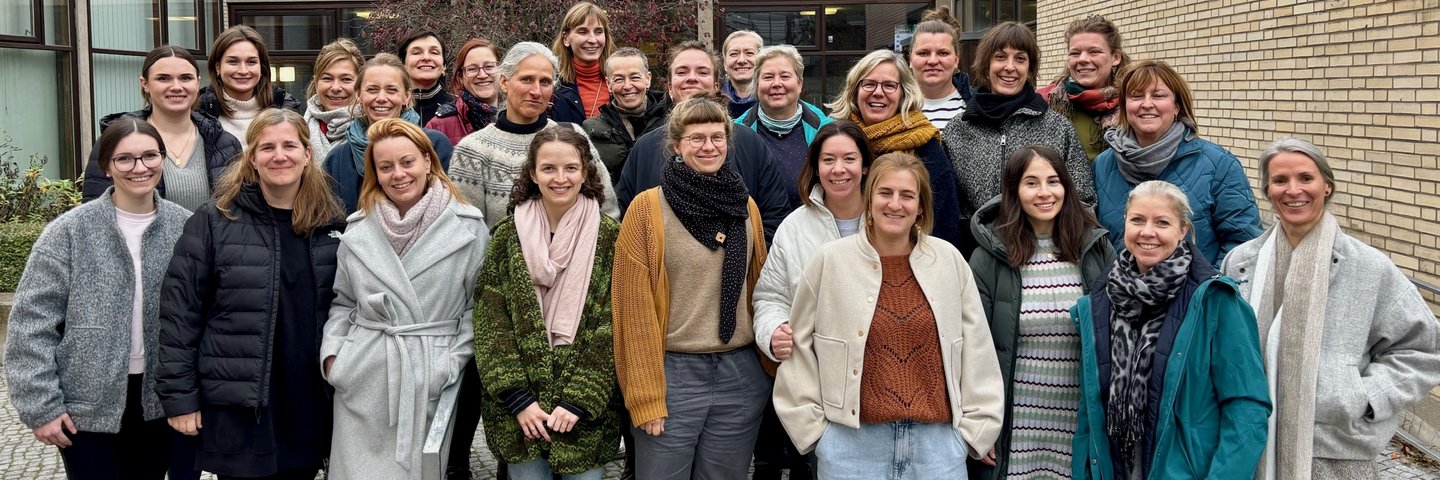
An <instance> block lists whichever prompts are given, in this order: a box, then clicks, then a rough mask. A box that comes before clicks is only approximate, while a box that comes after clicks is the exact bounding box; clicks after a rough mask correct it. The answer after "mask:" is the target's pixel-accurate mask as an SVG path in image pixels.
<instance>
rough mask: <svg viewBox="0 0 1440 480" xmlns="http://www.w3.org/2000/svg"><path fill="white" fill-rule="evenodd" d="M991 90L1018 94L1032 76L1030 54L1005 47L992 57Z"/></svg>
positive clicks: (1005, 93) (1004, 93)
mask: <svg viewBox="0 0 1440 480" xmlns="http://www.w3.org/2000/svg"><path fill="white" fill-rule="evenodd" d="M989 76H990V91H991V92H993V93H996V94H999V95H1007V96H1008V95H1018V94H1019V93H1020V91H1021V90H1023V89H1024V88H1025V86H1026V85H1025V82H1026V80H1028V79H1029V78H1030V54H1028V53H1025V51H1024V50H1016V49H1014V48H1010V47H1005V48H1002V49H999V50H996V51H995V55H992V56H991V57H990V73H989Z"/></svg>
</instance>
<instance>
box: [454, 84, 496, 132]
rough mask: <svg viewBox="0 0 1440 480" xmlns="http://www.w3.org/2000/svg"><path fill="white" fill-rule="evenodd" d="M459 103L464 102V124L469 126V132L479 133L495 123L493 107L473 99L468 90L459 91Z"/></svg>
mask: <svg viewBox="0 0 1440 480" xmlns="http://www.w3.org/2000/svg"><path fill="white" fill-rule="evenodd" d="M460 101H462V102H465V123H468V124H470V129H471V131H479V130H480V129H482V128H485V126H487V125H490V124H491V123H493V122H494V121H495V106H494V105H491V104H488V103H485V102H483V101H481V100H480V99H478V98H475V96H474V95H471V94H470V91H469V90H463V89H462V90H460Z"/></svg>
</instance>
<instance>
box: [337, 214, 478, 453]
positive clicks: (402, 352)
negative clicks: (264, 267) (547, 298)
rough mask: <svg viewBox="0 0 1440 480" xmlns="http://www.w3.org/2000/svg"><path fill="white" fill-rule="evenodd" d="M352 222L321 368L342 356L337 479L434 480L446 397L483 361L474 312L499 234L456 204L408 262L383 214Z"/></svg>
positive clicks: (342, 248)
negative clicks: (434, 437) (430, 464)
mask: <svg viewBox="0 0 1440 480" xmlns="http://www.w3.org/2000/svg"><path fill="white" fill-rule="evenodd" d="M348 222H349V224H350V225H349V226H348V227H347V228H346V230H345V235H344V236H342V237H340V250H339V252H338V253H337V254H336V255H337V259H338V263H339V265H338V268H337V270H336V272H335V301H334V303H332V304H331V307H330V319H329V320H328V321H327V322H325V330H324V333H325V336H324V339H323V340H322V341H321V344H320V361H321V362H323V361H324V359H325V358H326V357H329V356H331V355H334V356H335V363H334V365H332V366H331V367H330V372H329V375H328V377H327V378H326V380H327V381H329V382H330V385H332V386H334V387H335V407H334V412H335V417H334V435H333V437H332V441H331V443H330V470H329V472H330V475H331V477H332V478H417V479H418V478H425V477H424V476H423V475H422V474H421V473H420V472H421V471H422V463H423V461H422V455H421V448H422V447H423V446H424V444H425V439H426V434H427V432H428V431H429V429H430V426H431V425H430V423H431V420H432V419H433V417H434V416H435V412H436V407H437V405H438V404H439V398H440V392H441V390H442V389H443V388H445V387H446V386H448V385H450V384H453V383H455V382H457V381H459V380H460V373H461V371H462V369H463V367H464V365H465V363H466V362H470V361H471V360H472V358H473V357H474V352H475V345H474V338H475V336H474V330H473V329H474V327H473V325H472V323H471V322H470V310H471V307H472V305H473V304H474V300H473V298H474V291H475V279H476V275H477V274H478V273H479V271H480V264H481V262H482V261H483V260H484V258H485V246H486V244H487V243H488V242H489V240H490V234H489V231H488V230H486V228H485V219H484V217H483V215H482V214H481V213H480V210H479V209H477V208H475V207H473V206H470V205H465V204H461V203H458V202H456V201H455V200H454V199H453V198H452V199H451V201H450V205H449V206H448V207H446V209H445V212H444V213H441V214H440V217H439V218H438V219H436V220H435V223H434V224H431V225H430V227H429V228H428V229H427V230H426V231H425V232H423V233H422V234H421V236H420V238H419V240H418V241H417V242H416V243H415V245H413V246H412V247H411V248H410V250H409V251H407V252H406V254H405V256H404V257H400V256H397V255H396V254H395V249H394V247H391V246H390V242H389V241H388V240H387V238H386V236H385V233H384V232H383V231H382V227H381V225H380V221H379V217H378V216H377V215H367V212H366V211H364V210H361V211H359V212H356V213H354V214H352V215H350V218H349V219H348ZM322 365H323V363H322ZM442 472H443V470H442Z"/></svg>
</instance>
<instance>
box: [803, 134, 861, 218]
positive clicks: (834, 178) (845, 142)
mask: <svg viewBox="0 0 1440 480" xmlns="http://www.w3.org/2000/svg"><path fill="white" fill-rule="evenodd" d="M864 161H865V157H864V156H862V155H861V154H860V146H859V145H856V144H855V140H854V139H852V138H850V137H849V136H848V135H831V136H830V137H828V138H826V139H825V141H824V142H823V143H821V144H820V162H819V168H816V169H815V170H816V173H817V174H818V175H819V177H820V188H821V189H822V190H824V191H825V203H827V204H838V203H840V201H841V200H844V199H847V198H854V197H856V196H857V195H859V194H860V186H861V183H860V179H861V177H863V176H865V167H864Z"/></svg>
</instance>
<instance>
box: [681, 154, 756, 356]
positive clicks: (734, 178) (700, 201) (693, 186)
mask: <svg viewBox="0 0 1440 480" xmlns="http://www.w3.org/2000/svg"><path fill="white" fill-rule="evenodd" d="M660 192H661V193H663V194H664V195H665V201H666V202H669V203H670V209H671V210H672V211H674V212H675V216H676V217H677V218H679V219H680V224H681V225H684V226H685V231H688V232H690V236H692V237H695V240H696V241H698V242H700V244H701V245H704V246H705V248H709V249H711V250H715V249H717V248H721V247H725V246H727V245H729V246H733V247H735V248H726V249H725V263H724V265H723V266H722V267H721V270H720V282H721V283H720V341H722V342H725V343H730V338H731V337H733V336H734V335H735V306H736V303H737V302H739V301H740V289H741V288H743V287H744V283H743V282H744V281H745V275H746V273H747V272H746V270H747V268H748V265H747V264H746V262H745V254H746V250H747V248H746V247H747V246H748V243H749V242H747V241H746V235H747V234H746V230H745V219H746V217H748V216H749V214H750V194H749V192H748V191H747V190H746V189H745V182H744V181H742V180H741V179H740V173H739V172H737V171H735V169H734V168H731V167H730V165H722V166H721V167H720V171H718V172H715V174H714V175H705V174H702V173H699V172H696V171H695V170H694V169H691V168H690V166H689V165H686V164H685V162H683V161H681V160H680V157H678V156H677V157H675V159H674V160H672V161H670V162H666V164H665V167H664V169H663V170H662V171H661V177H660Z"/></svg>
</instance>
